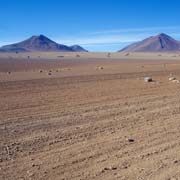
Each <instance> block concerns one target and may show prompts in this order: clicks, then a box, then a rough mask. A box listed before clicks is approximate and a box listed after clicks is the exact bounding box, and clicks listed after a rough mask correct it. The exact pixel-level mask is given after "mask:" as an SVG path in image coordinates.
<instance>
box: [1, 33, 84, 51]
mask: <svg viewBox="0 0 180 180" xmlns="http://www.w3.org/2000/svg"><path fill="white" fill-rule="evenodd" d="M76 49H77V50H76ZM78 49H83V48H81V47H80V46H78V48H74V47H73V48H72V47H68V46H66V45H62V44H58V43H56V42H54V41H52V40H51V39H49V38H47V37H46V36H44V35H39V36H32V37H31V38H29V39H27V40H25V41H22V42H19V43H15V44H11V45H6V46H3V47H1V48H0V51H1V52H17V51H18V52H29V51H30V52H33V51H45V52H48V51H59V52H74V51H78Z"/></svg>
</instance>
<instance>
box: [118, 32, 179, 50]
mask: <svg viewBox="0 0 180 180" xmlns="http://www.w3.org/2000/svg"><path fill="white" fill-rule="evenodd" d="M172 51H180V41H177V40H175V39H173V38H172V37H170V36H168V35H167V34H164V33H161V34H159V35H157V36H151V37H149V38H147V39H144V40H143V41H140V42H136V43H133V44H131V45H129V46H127V47H125V48H123V49H122V50H120V51H119V52H172Z"/></svg>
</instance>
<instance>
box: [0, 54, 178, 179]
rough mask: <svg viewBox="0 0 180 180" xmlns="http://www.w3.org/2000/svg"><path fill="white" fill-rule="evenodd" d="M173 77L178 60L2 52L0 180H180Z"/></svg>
mask: <svg viewBox="0 0 180 180" xmlns="http://www.w3.org/2000/svg"><path fill="white" fill-rule="evenodd" d="M170 74H171V76H174V77H176V79H177V80H180V54H178V53H111V54H108V53H50V52H49V53H39V52H38V53H18V54H13V53H1V54H0V179H1V180H46V179H47V180H93V179H97V180H116V179H117V180H136V179H137V180H179V179H180V83H177V82H171V81H169V79H168V78H169V76H170ZM146 76H149V77H152V79H153V82H150V83H146V82H144V77H146Z"/></svg>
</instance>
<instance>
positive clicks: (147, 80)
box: [144, 77, 153, 82]
mask: <svg viewBox="0 0 180 180" xmlns="http://www.w3.org/2000/svg"><path fill="white" fill-rule="evenodd" d="M144 81H145V82H152V81H153V80H152V78H151V77H145V78H144Z"/></svg>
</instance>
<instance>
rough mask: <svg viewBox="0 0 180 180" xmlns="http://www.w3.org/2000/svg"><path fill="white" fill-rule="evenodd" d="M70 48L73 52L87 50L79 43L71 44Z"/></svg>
mask: <svg viewBox="0 0 180 180" xmlns="http://www.w3.org/2000/svg"><path fill="white" fill-rule="evenodd" d="M70 48H71V49H72V50H73V51H75V52H88V51H87V50H86V49H84V48H82V47H81V46H79V45H73V46H70Z"/></svg>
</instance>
